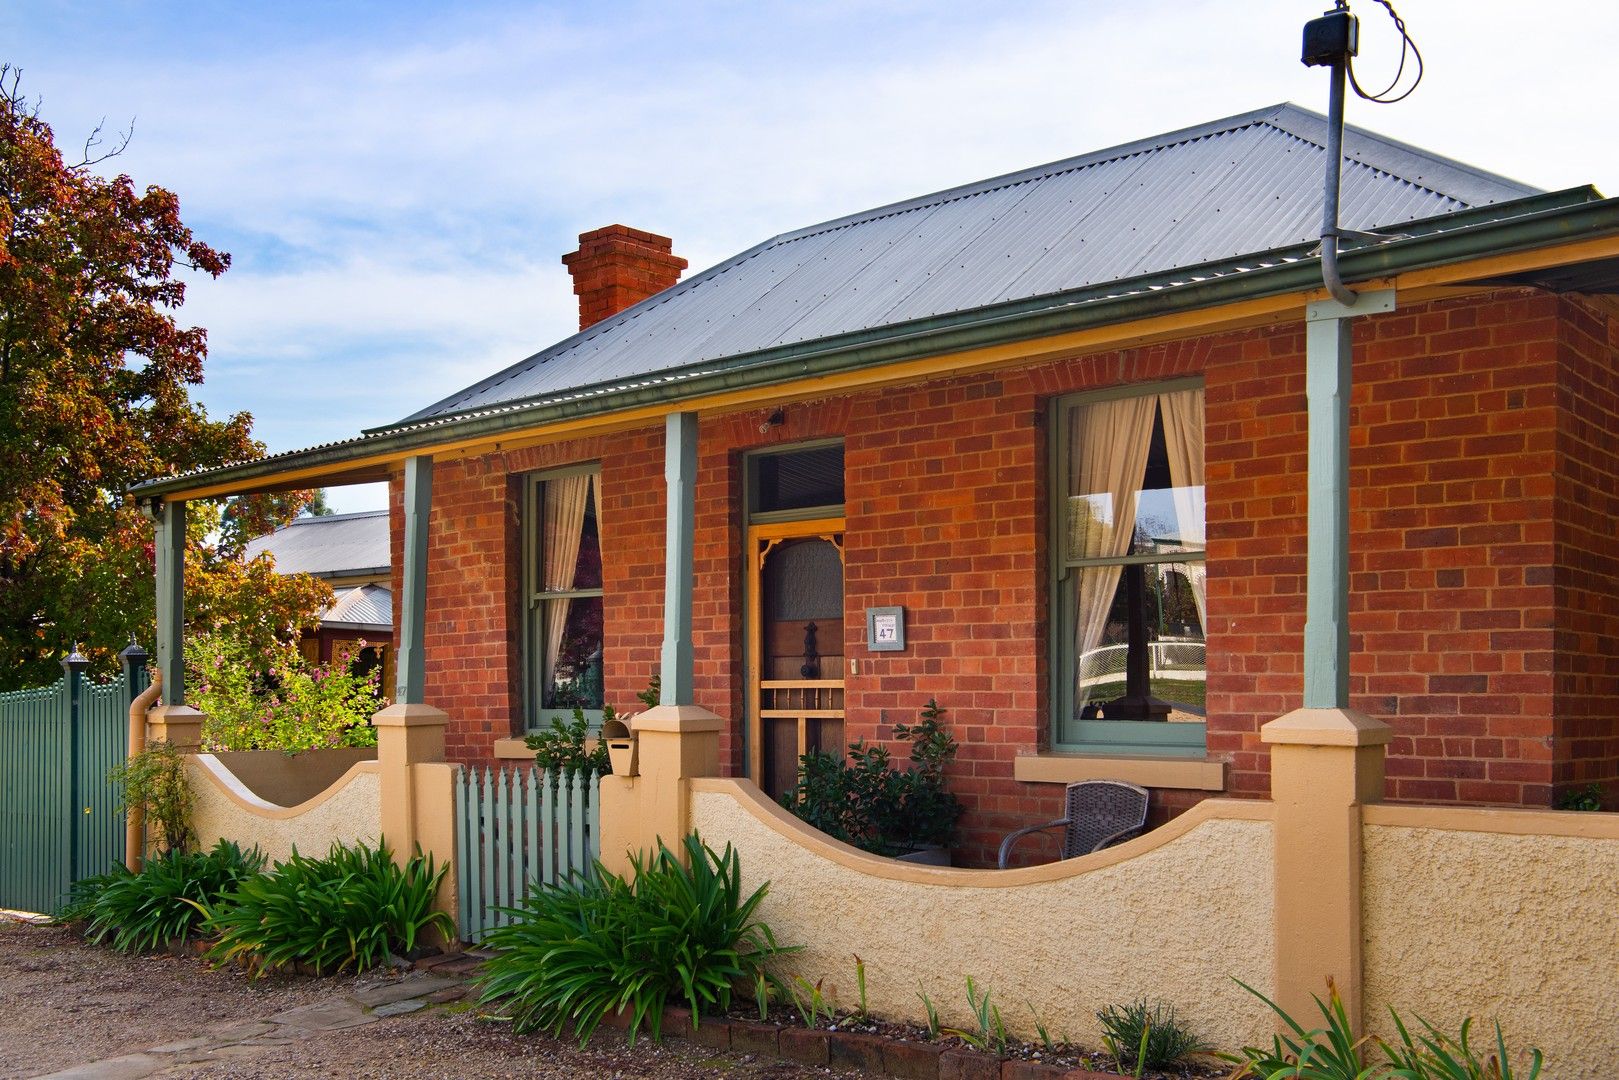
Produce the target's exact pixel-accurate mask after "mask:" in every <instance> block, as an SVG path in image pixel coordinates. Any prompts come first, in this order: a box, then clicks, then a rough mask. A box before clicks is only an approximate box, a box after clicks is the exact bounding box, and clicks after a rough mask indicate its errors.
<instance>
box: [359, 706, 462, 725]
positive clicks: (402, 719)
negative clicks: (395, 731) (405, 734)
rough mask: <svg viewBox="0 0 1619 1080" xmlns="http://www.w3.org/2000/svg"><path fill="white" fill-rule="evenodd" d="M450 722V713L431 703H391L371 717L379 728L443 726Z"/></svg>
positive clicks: (372, 722)
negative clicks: (436, 707)
mask: <svg viewBox="0 0 1619 1080" xmlns="http://www.w3.org/2000/svg"><path fill="white" fill-rule="evenodd" d="M449 722H450V714H449V713H447V712H445V711H444V710H443V709H435V708H434V707H433V706H431V705H421V704H411V705H404V704H401V705H389V706H388V707H387V708H386V709H383V710H382V711H381V712H378V713H376V714H374V715H373V716H372V717H371V726H372V727H379V728H395V727H397V728H413V727H443V726H444V725H446V724H448V723H449Z"/></svg>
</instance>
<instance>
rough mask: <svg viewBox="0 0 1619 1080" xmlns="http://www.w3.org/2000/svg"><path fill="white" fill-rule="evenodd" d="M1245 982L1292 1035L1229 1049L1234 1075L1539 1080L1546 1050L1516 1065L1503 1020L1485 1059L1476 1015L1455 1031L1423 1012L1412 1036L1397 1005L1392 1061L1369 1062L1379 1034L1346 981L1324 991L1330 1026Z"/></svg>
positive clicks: (1308, 1079) (1269, 1079)
mask: <svg viewBox="0 0 1619 1080" xmlns="http://www.w3.org/2000/svg"><path fill="white" fill-rule="evenodd" d="M1236 981H1237V985H1238V986H1241V987H1242V988H1243V989H1244V990H1246V991H1248V992H1249V993H1250V994H1253V995H1254V996H1255V997H1257V998H1258V999H1259V1000H1260V1001H1263V1002H1264V1003H1265V1004H1266V1005H1269V1006H1270V1008H1271V1011H1273V1012H1274V1013H1276V1015H1277V1016H1278V1017H1279V1018H1280V1019H1281V1021H1282V1023H1283V1024H1285V1025H1286V1026H1287V1028H1288V1029H1289V1030H1290V1031H1291V1032H1292V1035H1287V1034H1282V1035H1277V1036H1274V1037H1273V1039H1272V1043H1271V1046H1269V1047H1252V1046H1250V1047H1244V1048H1243V1051H1242V1053H1241V1054H1240V1055H1234V1054H1221V1055H1220V1056H1221V1057H1223V1058H1225V1059H1226V1060H1227V1061H1232V1062H1235V1063H1236V1064H1237V1070H1236V1071H1235V1072H1234V1073H1232V1077H1231V1080H1245V1078H1248V1077H1256V1078H1258V1080H1284V1078H1288V1077H1298V1078H1300V1080H1539V1077H1540V1071H1541V1068H1542V1067H1543V1065H1544V1056H1543V1055H1542V1054H1541V1052H1540V1051H1539V1050H1538V1049H1533V1048H1531V1049H1530V1050H1529V1051H1528V1054H1529V1065H1528V1071H1527V1072H1524V1073H1518V1072H1515V1071H1514V1069H1513V1067H1512V1056H1511V1054H1509V1053H1508V1052H1507V1044H1506V1038H1505V1037H1504V1036H1503V1035H1502V1034H1501V1025H1500V1024H1499V1023H1498V1024H1496V1025H1495V1047H1494V1049H1495V1052H1494V1053H1493V1054H1492V1053H1490V1052H1489V1051H1488V1050H1486V1051H1485V1056H1484V1057H1483V1058H1480V1057H1479V1055H1478V1053H1477V1052H1475V1051H1474V1049H1473V1046H1472V1043H1471V1039H1470V1036H1471V1032H1472V1026H1473V1020H1472V1017H1468V1018H1467V1019H1466V1020H1463V1021H1462V1028H1461V1033H1460V1035H1459V1036H1457V1037H1455V1038H1452V1037H1451V1036H1449V1035H1446V1034H1444V1033H1443V1032H1441V1031H1439V1030H1438V1029H1437V1028H1435V1027H1434V1026H1433V1025H1432V1024H1430V1023H1428V1022H1427V1021H1426V1020H1424V1019H1422V1018H1421V1017H1418V1018H1417V1022H1418V1023H1419V1024H1421V1025H1422V1028H1423V1031H1422V1033H1421V1034H1419V1035H1417V1036H1416V1037H1415V1038H1412V1035H1411V1032H1410V1030H1409V1029H1408V1028H1407V1027H1406V1024H1405V1022H1404V1021H1403V1020H1401V1019H1400V1014H1399V1013H1397V1012H1395V1011H1394V1009H1392V1008H1391V1009H1389V1016H1390V1017H1391V1018H1392V1019H1393V1021H1394V1027H1395V1030H1396V1031H1398V1032H1399V1037H1400V1041H1399V1044H1398V1045H1394V1046H1391V1045H1390V1044H1388V1043H1386V1042H1383V1041H1381V1040H1379V1041H1378V1044H1377V1045H1378V1047H1379V1048H1380V1049H1381V1050H1382V1051H1383V1055H1384V1057H1385V1059H1386V1060H1385V1061H1384V1062H1382V1063H1374V1064H1371V1065H1366V1064H1365V1063H1364V1061H1363V1059H1362V1055H1361V1047H1362V1046H1363V1045H1365V1044H1366V1043H1368V1042H1370V1041H1371V1038H1370V1036H1362V1037H1360V1038H1358V1039H1357V1038H1356V1037H1355V1034H1354V1031H1353V1029H1352V1028H1351V1027H1350V1024H1349V1017H1348V1015H1347V1013H1346V1012H1345V1010H1344V1004H1343V1000H1342V999H1341V998H1340V997H1339V996H1338V988H1337V987H1336V986H1335V985H1334V984H1333V981H1332V980H1331V979H1330V978H1329V979H1328V980H1327V1000H1326V1001H1322V1000H1321V998H1319V997H1316V999H1315V1004H1316V1008H1318V1009H1320V1010H1321V1017H1322V1019H1323V1020H1324V1021H1325V1026H1324V1027H1319V1028H1315V1029H1313V1030H1310V1031H1306V1030H1305V1029H1304V1025H1303V1024H1300V1023H1299V1022H1298V1021H1296V1020H1294V1019H1293V1018H1292V1017H1291V1016H1289V1015H1288V1014H1287V1012H1286V1011H1285V1010H1284V1009H1283V1008H1282V1007H1281V1006H1280V1005H1278V1004H1276V1002H1274V1001H1272V1000H1271V999H1270V998H1268V997H1266V996H1265V995H1264V994H1261V993H1260V992H1259V991H1258V990H1255V989H1254V988H1253V987H1251V986H1249V985H1248V984H1247V983H1245V982H1243V981H1242V980H1241V979H1238V980H1236Z"/></svg>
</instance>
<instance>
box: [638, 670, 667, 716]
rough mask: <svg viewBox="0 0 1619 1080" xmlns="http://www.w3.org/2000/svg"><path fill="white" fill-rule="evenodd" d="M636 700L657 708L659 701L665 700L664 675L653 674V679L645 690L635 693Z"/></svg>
mask: <svg viewBox="0 0 1619 1080" xmlns="http://www.w3.org/2000/svg"><path fill="white" fill-rule="evenodd" d="M635 700H637V701H639V702H640V703H641V704H642V705H645V706H646V707H647V708H649V709H655V708H657V707H658V703H659V702H660V701H662V700H663V676H662V675H654V676H652V681H651V682H649V683H647V684H646V689H645V690H642V691H641V692H640V693H639V694H636V695H635Z"/></svg>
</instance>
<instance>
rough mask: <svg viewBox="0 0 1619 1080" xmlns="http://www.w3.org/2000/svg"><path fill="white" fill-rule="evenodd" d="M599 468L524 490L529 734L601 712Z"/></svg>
mask: <svg viewBox="0 0 1619 1080" xmlns="http://www.w3.org/2000/svg"><path fill="white" fill-rule="evenodd" d="M601 537H602V522H601V468H600V467H599V466H596V465H581V466H575V467H573V468H568V469H556V470H552V471H549V472H543V473H534V474H532V475H530V476H528V477H526V478H525V482H524V488H523V585H522V588H523V604H524V620H523V656H524V661H525V663H524V688H525V689H524V696H525V698H526V702H527V717H526V720H527V723H528V727H529V728H530V729H531V730H533V729H537V728H542V727H546V726H548V725H549V724H550V722H551V720H552V719H553V718H564V719H565V718H568V717H571V716H572V715H573V710H574V709H575V708H579V709H583V710H584V711H585V715H586V716H587V717H590V718H591V719H592V720H594V721H596V722H600V720H601V708H602V547H601Z"/></svg>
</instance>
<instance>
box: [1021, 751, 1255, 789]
mask: <svg viewBox="0 0 1619 1080" xmlns="http://www.w3.org/2000/svg"><path fill="white" fill-rule="evenodd" d="M1012 776H1013V777H1014V778H1015V779H1018V780H1022V781H1025V782H1027V783H1036V784H1072V783H1074V782H1075V781H1077V780H1125V781H1128V782H1130V783H1132V784H1140V785H1141V786H1142V787H1148V788H1182V789H1189V790H1193V791H1224V790H1225V762H1223V761H1217V760H1215V759H1212V758H1207V757H1200V758H1196V757H1194V758H1174V757H1147V756H1137V757H1124V756H1116V755H1112V754H1059V753H1053V754H1026V755H1024V756H1022V757H1018V758H1015V759H1014V760H1013V762H1012Z"/></svg>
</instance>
